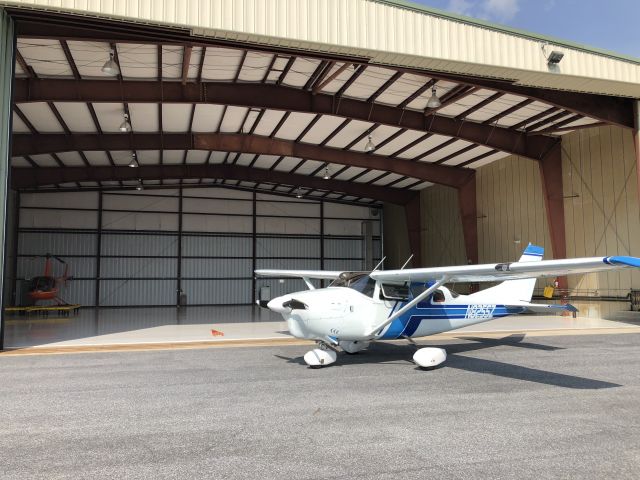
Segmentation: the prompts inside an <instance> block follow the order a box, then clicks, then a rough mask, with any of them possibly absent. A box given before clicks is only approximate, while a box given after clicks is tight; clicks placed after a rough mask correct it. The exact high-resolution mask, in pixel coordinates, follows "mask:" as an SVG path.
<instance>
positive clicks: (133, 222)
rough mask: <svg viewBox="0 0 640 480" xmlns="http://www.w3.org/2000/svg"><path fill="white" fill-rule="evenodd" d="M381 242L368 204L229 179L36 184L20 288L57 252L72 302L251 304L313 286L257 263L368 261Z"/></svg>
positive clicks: (320, 265) (349, 265) (24, 215)
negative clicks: (40, 187) (96, 187)
mask: <svg viewBox="0 0 640 480" xmlns="http://www.w3.org/2000/svg"><path fill="white" fill-rule="evenodd" d="M365 224H368V227H367V228H364V227H363V225H365ZM365 232H369V234H368V236H369V237H370V238H368V240H367V235H366V234H365ZM380 246H381V237H380V220H379V217H378V210H377V209H371V208H368V207H354V206H349V205H343V204H331V203H328V202H322V203H321V202H319V201H315V200H310V199H309V200H307V199H296V198H288V197H282V196H274V195H266V194H254V193H253V192H246V191H238V190H230V189H224V188H190V189H189V188H185V189H182V190H181V189H171V190H143V191H140V192H138V191H135V190H131V191H113V192H57V193H50V192H47V193H24V194H21V196H20V211H19V232H18V252H17V254H18V257H17V262H16V270H15V271H16V275H15V278H16V281H15V282H14V284H15V286H16V292H17V293H16V295H17V296H19V295H20V293H19V292H20V288H21V287H22V283H23V282H24V279H30V278H32V277H34V276H36V275H39V274H41V273H42V269H43V262H44V259H43V257H41V256H42V255H45V254H47V253H50V254H52V255H56V256H59V257H60V258H61V259H63V260H64V261H66V262H68V263H69V265H70V267H71V274H72V275H73V277H74V280H73V281H72V282H70V283H69V287H68V288H67V289H66V290H65V292H64V293H63V295H62V296H63V298H64V299H65V300H67V301H68V302H70V303H80V304H82V305H86V306H104V307H122V306H172V305H177V304H178V303H182V304H185V305H247V304H252V303H253V302H254V301H255V299H256V298H259V292H260V289H261V288H262V287H265V286H267V287H269V289H270V293H271V296H272V297H273V296H276V295H281V294H284V293H286V292H290V291H296V290H304V289H306V285H305V284H304V283H303V282H302V281H301V280H297V279H255V278H254V275H253V270H254V269H258V268H272V269H311V270H319V269H329V270H363V269H365V268H367V262H369V263H370V262H371V261H375V262H376V263H377V261H378V259H379V258H380ZM315 283H316V285H318V286H320V282H315Z"/></svg>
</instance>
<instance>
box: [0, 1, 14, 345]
mask: <svg viewBox="0 0 640 480" xmlns="http://www.w3.org/2000/svg"><path fill="white" fill-rule="evenodd" d="M16 51H17V49H16V37H15V35H14V29H13V20H12V19H11V17H9V15H8V14H7V12H6V11H5V10H4V9H1V8H0V252H1V255H0V271H1V272H2V275H0V306H2V309H1V310H0V350H2V349H3V348H4V298H3V297H4V291H3V290H4V273H5V259H6V252H5V249H6V235H5V232H6V228H7V212H6V209H7V189H8V188H9V172H10V170H9V165H11V141H12V139H11V131H12V118H13V116H12V115H11V100H12V88H13V79H14V77H15V52H16Z"/></svg>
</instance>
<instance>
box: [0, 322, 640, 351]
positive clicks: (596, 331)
mask: <svg viewBox="0 0 640 480" xmlns="http://www.w3.org/2000/svg"><path fill="white" fill-rule="evenodd" d="M622 333H640V326H634V325H630V326H628V327H616V328H576V329H568V328H562V329H547V330H500V331H492V332H486V331H477V332H457V333H454V332H446V333H440V334H437V335H431V336H429V337H421V338H417V339H416V340H417V341H418V342H425V341H427V342H437V341H441V340H464V339H465V337H474V338H503V337H506V336H509V335H514V334H524V335H526V336H527V337H554V336H571V335H612V334H622ZM388 342H390V343H404V342H406V340H388ZM288 345H313V342H311V341H310V340H300V339H298V338H264V339H242V340H210V341H200V342H165V343H136V344H113V345H74V346H60V347H26V348H15V349H8V350H4V351H0V356H16V355H60V354H69V353H92V352H140V351H157V350H193V349H203V348H231V347H273V346H288Z"/></svg>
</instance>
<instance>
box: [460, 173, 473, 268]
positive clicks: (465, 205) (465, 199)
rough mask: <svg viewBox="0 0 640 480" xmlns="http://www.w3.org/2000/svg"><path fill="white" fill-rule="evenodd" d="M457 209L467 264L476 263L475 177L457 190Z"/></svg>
mask: <svg viewBox="0 0 640 480" xmlns="http://www.w3.org/2000/svg"><path fill="white" fill-rule="evenodd" d="M458 208H459V209H460V219H461V220H462V233H463V236H464V250H465V253H466V256H467V263H469V264H473V265H475V264H477V263H478V208H477V200H476V177H475V175H474V177H473V178H472V179H471V180H469V181H468V182H467V183H465V184H464V185H463V186H462V187H460V188H458Z"/></svg>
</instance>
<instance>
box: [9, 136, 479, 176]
mask: <svg viewBox="0 0 640 480" xmlns="http://www.w3.org/2000/svg"><path fill="white" fill-rule="evenodd" d="M13 142H14V143H13V156H22V155H33V154H45V153H49V154H50V153H52V152H69V151H95V150H111V151H113V150H116V151H117V150H158V149H159V148H160V145H162V146H163V148H164V149H167V150H208V151H211V150H214V151H220V152H236V153H253V154H261V155H277V156H284V157H296V158H302V159H309V160H317V161H319V162H327V163H336V164H340V165H350V166H354V167H362V168H368V169H375V170H382V171H388V172H394V173H398V174H400V175H405V176H407V177H413V178H419V179H421V180H426V181H429V182H433V183H437V184H440V185H447V186H450V187H459V186H461V185H463V184H464V183H466V181H467V180H468V179H469V178H470V177H471V176H473V175H474V171H473V170H471V169H465V168H456V167H448V166H445V165H434V164H432V163H428V162H412V161H410V160H403V159H399V158H394V159H393V160H390V159H388V158H386V157H383V156H381V155H368V154H366V153H360V152H352V151H344V150H339V149H336V148H329V147H321V146H319V145H312V144H306V143H296V142H292V141H289V140H281V139H277V138H269V137H263V136H258V135H247V134H236V133H194V134H188V133H184V134H183V133H175V134H173V133H165V134H162V135H160V134H156V133H149V134H147V133H135V134H129V135H122V134H102V135H100V134H78V135H63V134H38V135H30V134H15V135H14V136H13ZM285 183H286V182H285ZM289 184H291V183H290V182H289ZM293 185H295V183H294V184H293Z"/></svg>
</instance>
